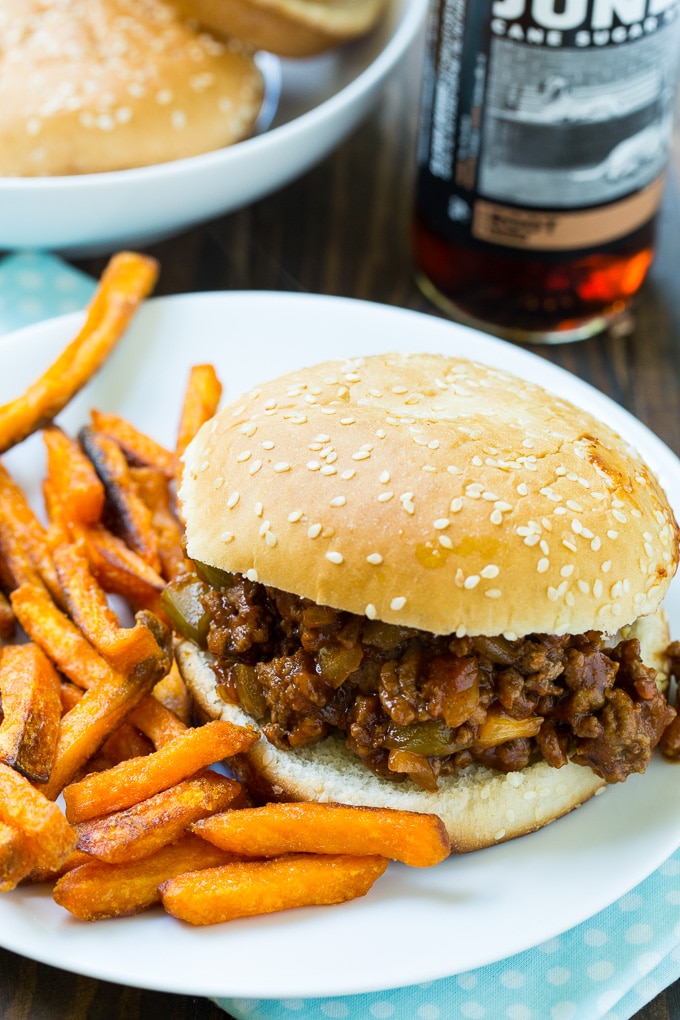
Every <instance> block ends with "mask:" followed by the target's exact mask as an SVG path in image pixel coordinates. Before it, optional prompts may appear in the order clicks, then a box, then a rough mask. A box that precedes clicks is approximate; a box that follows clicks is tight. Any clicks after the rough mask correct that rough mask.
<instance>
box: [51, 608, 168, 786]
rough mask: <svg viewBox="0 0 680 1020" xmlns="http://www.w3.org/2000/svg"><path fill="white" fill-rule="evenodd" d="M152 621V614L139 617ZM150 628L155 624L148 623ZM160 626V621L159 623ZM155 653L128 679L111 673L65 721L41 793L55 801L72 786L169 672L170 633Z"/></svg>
mask: <svg viewBox="0 0 680 1020" xmlns="http://www.w3.org/2000/svg"><path fill="white" fill-rule="evenodd" d="M140 616H141V617H150V616H151V614H150V613H149V614H143V613H142V614H140ZM145 622H147V623H148V624H149V626H150V627H151V628H153V627H154V626H155V624H154V622H153V620H151V619H148V620H145ZM156 624H158V621H156ZM155 632H156V634H157V640H158V647H157V650H156V653H155V654H153V655H151V656H149V657H148V658H146V659H144V660H143V661H142V662H140V663H138V665H137V666H136V667H135V668H134V669H133V670H132V672H130V673H128V674H127V675H125V674H122V673H119V672H118V671H117V670H113V669H111V671H110V673H109V675H108V676H105V677H103V678H102V679H101V680H99V681H98V682H97V683H95V684H93V685H92V686H91V687H89V688H88V690H87V691H86V692H85V694H84V695H83V697H82V698H81V699H80V701H79V702H78V703H77V705H74V707H73V708H72V709H71V710H70V712H67V713H66V715H64V716H63V717H62V720H61V727H60V731H59V742H58V744H57V752H56V757H55V761H54V764H53V766H52V773H51V775H50V779H49V782H48V783H45V784H44V785H43V786H42V787H41V789H42V791H43V792H44V794H45V796H47V797H50V798H54V797H57V796H58V795H59V793H61V791H62V790H63V788H64V787H65V786H66V784H67V783H70V782H71V780H72V779H73V777H74V776H75V775H76V773H77V772H78V770H79V769H80V768H82V766H83V765H84V764H85V762H86V761H87V760H88V759H89V758H91V757H92V755H93V754H94V753H95V752H96V751H97V749H98V748H99V747H100V746H101V745H102V743H103V742H104V740H105V739H106V738H107V737H108V736H109V735H110V734H111V733H112V732H113V730H115V729H116V728H117V727H118V726H119V725H120V723H121V722H122V721H123V720H124V719H125V718H126V716H127V715H129V713H130V712H131V711H132V710H133V708H135V706H136V705H138V704H139V702H140V701H141V700H142V698H143V697H144V696H145V695H147V694H148V693H149V692H150V691H151V689H152V688H153V686H154V684H156V683H157V682H158V680H159V679H160V677H161V676H164V675H165V673H167V671H168V669H169V668H170V661H171V654H172V653H171V649H170V642H169V635H168V633H167V632H166V631H165V630H164V629H163V628H162V627H160V626H159V627H158V629H157V631H155Z"/></svg>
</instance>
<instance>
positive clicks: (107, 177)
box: [0, 0, 427, 254]
mask: <svg viewBox="0 0 680 1020" xmlns="http://www.w3.org/2000/svg"><path fill="white" fill-rule="evenodd" d="M426 6H427V0H391V2H390V6H389V9H388V12H387V15H386V17H385V18H384V20H383V21H382V23H381V24H380V25H379V27H378V28H377V29H376V30H375V31H374V32H373V33H372V34H371V35H370V36H367V37H366V38H365V39H362V40H360V41H359V42H357V43H353V44H352V45H350V46H346V47H343V48H341V49H338V50H335V51H331V52H330V53H327V54H324V55H321V56H319V57H313V58H309V59H306V60H299V61H293V60H281V61H280V62H279V61H276V60H275V58H270V59H268V60H267V61H266V62H265V76H266V78H267V80H268V90H269V93H270V96H269V98H270V100H271V93H272V92H274V93H276V92H277V90H278V87H279V85H280V93H279V94H278V105H277V107H276V111H275V113H274V116H273V118H272V120H271V123H270V125H269V126H268V127H267V129H266V130H264V131H263V132H262V133H261V134H258V135H256V136H255V137H253V138H249V139H248V140H246V141H244V142H240V143H238V144H237V145H233V146H231V147H229V148H225V149H219V150H217V151H216V152H211V153H207V154H205V155H203V156H194V157H192V158H190V159H182V160H176V161H175V162H173V163H164V164H158V165H156V166H150V167H143V168H141V169H138V170H122V171H116V172H113V173H102V174H83V175H80V176H72V177H41V178H19V177H4V178H2V177H0V249H23V250H31V249H33V250H35V249H49V250H57V251H62V252H65V253H69V254H78V253H80V254H85V253H87V252H100V253H104V252H107V251H112V250H114V249H116V248H119V247H121V246H126V245H127V246H130V245H134V244H137V245H139V244H141V243H148V242H150V241H152V240H155V239H158V238H160V237H164V236H168V235H171V234H173V233H178V232H179V231H181V230H184V229H186V228H188V227H190V226H192V225H193V224H195V223H199V222H201V221H202V220H206V219H210V218H212V217H214V216H218V215H221V214H223V213H226V212H230V211H231V210H233V209H237V208H239V207H241V206H243V205H247V204H248V203H249V202H252V201H254V200H256V199H258V198H261V197H262V196H263V195H266V194H268V193H269V192H271V191H274V190H275V189H276V188H279V187H281V186H282V185H284V184H286V183H288V182H289V181H291V180H293V179H294V178H295V177H297V176H299V175H300V174H302V173H303V172H304V171H305V170H307V169H309V168H310V167H312V166H313V165H314V164H315V163H317V162H318V161H319V160H321V159H322V158H323V157H324V156H326V155H327V154H328V153H329V152H330V151H331V150H332V149H333V148H334V147H335V146H336V145H337V144H338V143H339V142H340V141H341V140H342V139H343V138H344V137H345V136H346V135H347V134H349V132H350V131H351V130H352V129H353V128H354V127H355V126H356V125H357V124H358V123H359V121H360V120H361V119H362V117H364V116H365V115H366V114H367V113H368V112H369V110H370V108H371V105H372V104H373V102H374V101H375V100H376V99H377V97H378V94H379V90H380V88H381V86H382V85H383V84H384V83H385V81H386V80H387V78H388V77H389V75H390V74H391V73H392V71H394V70H395V68H396V67H397V66H398V64H399V62H400V60H401V58H402V57H403V56H404V54H405V53H406V51H407V50H408V48H409V46H410V45H411V43H412V42H413V41H414V39H415V38H416V36H417V34H418V30H419V28H420V25H421V23H422V20H423V17H424V14H425V9H426Z"/></svg>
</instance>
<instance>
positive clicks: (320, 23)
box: [173, 0, 386, 57]
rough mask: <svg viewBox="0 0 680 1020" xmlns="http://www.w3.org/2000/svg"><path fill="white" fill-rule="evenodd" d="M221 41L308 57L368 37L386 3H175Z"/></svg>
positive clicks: (300, 0) (264, 0)
mask: <svg viewBox="0 0 680 1020" xmlns="http://www.w3.org/2000/svg"><path fill="white" fill-rule="evenodd" d="M173 3H174V4H175V6H176V8H177V9H178V10H179V11H180V13H181V14H182V15H184V16H185V17H190V18H195V19H196V20H197V21H198V22H199V23H200V24H202V25H205V26H206V27H207V28H209V29H210V30H211V31H213V32H215V33H217V34H218V35H223V36H227V37H231V38H236V39H243V40H245V41H247V42H248V43H249V44H250V45H251V46H253V47H254V48H255V49H259V50H267V51H268V52H269V53H276V54H277V55H279V56H282V57H309V56H313V55H314V54H316V53H321V52H323V51H324V50H327V49H330V48H332V47H334V46H339V45H341V44H343V43H346V42H350V41H351V40H353V39H358V38H360V37H361V36H363V35H366V34H367V33H368V32H370V30H371V29H372V28H373V27H374V26H375V25H376V23H377V22H378V20H379V18H380V17H381V15H382V13H383V12H384V10H385V6H386V0H173Z"/></svg>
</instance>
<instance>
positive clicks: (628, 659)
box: [202, 575, 675, 789]
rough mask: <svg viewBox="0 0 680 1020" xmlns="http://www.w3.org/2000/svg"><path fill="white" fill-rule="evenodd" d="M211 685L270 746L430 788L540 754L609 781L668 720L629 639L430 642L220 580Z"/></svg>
mask: <svg viewBox="0 0 680 1020" xmlns="http://www.w3.org/2000/svg"><path fill="white" fill-rule="evenodd" d="M202 601H203V604H204V606H205V608H206V610H207V611H208V612H209V614H210V618H211V624H210V630H209V635H208V648H209V650H210V651H211V652H212V653H213V654H214V655H215V657H216V665H215V670H216V673H217V677H218V685H219V687H218V689H219V691H220V694H221V696H222V697H223V698H225V700H228V701H232V702H237V703H240V704H241V705H242V706H243V707H244V709H245V710H246V711H247V712H248V713H249V714H250V715H252V716H253V717H254V718H255V719H257V720H258V722H259V723H260V725H261V726H262V729H263V730H264V733H265V734H266V736H267V738H268V739H269V740H270V741H271V742H272V743H273V744H275V745H276V746H277V747H281V748H286V747H290V748H298V747H306V746H309V745H311V744H314V743H315V742H316V741H319V740H321V739H322V738H323V737H325V736H327V735H328V734H331V733H337V732H341V733H343V734H344V736H345V740H346V742H347V745H348V746H349V747H350V748H351V750H352V751H354V752H355V753H356V754H357V755H358V756H359V757H360V758H361V759H362V761H363V762H364V763H365V764H366V766H367V767H368V768H370V769H372V770H373V771H374V772H376V773H377V774H378V775H381V776H387V777H391V778H393V779H396V780H399V779H404V778H405V777H407V776H408V777H410V778H412V779H414V780H416V782H418V783H420V785H422V786H423V787H425V788H426V789H435V788H436V785H437V779H438V777H439V776H444V775H447V774H449V773H450V772H451V771H452V770H453V769H456V768H461V767H464V766H466V765H469V764H470V763H471V762H475V761H476V762H481V763H483V764H484V765H487V766H490V767H491V768H494V769H499V770H501V771H503V772H510V771H514V770H517V769H522V768H524V767H525V766H526V765H528V764H529V763H531V762H532V761H535V760H537V759H539V758H544V759H545V760H546V761H547V762H549V764H550V765H552V766H554V767H556V768H559V767H560V766H562V765H564V764H565V763H566V761H567V759H568V758H569V759H571V760H572V761H575V762H578V763H579V764H581V765H586V766H589V767H590V768H591V769H593V770H594V771H595V772H596V773H597V774H598V775H599V776H601V777H602V778H603V779H605V780H606V781H607V782H609V783H614V782H620V781H622V780H624V779H625V778H626V777H627V776H628V775H629V774H630V773H631V772H643V771H644V770H645V768H646V767H647V765H648V763H649V760H650V757H651V754H652V751H653V750H654V748H655V747H656V745H657V744H658V743H659V741H660V739H661V736H662V734H663V731H664V729H665V728H666V726H667V725H668V724H669V723H670V722H671V720H672V719H673V718H674V716H675V712H674V710H673V709H672V708H670V707H669V705H668V703H667V701H666V698H665V697H664V695H662V694H661V693H660V692H659V691H658V689H657V687H656V683H655V671H654V670H653V669H649V668H648V667H646V666H644V665H643V664H642V662H641V661H640V648H639V643H638V642H637V641H636V640H621V641H619V642H618V644H616V646H615V647H607V646H606V643H605V640H604V639H603V636H602V635H601V634H599V633H597V632H595V631H591V632H589V633H586V634H580V635H576V636H574V635H567V636H562V637H557V636H554V635H546V634H532V635H530V636H528V637H524V638H520V639H518V640H514V641H510V640H507V639H505V638H503V637H462V638H458V637H455V636H451V635H449V636H446V637H441V636H436V635H433V634H428V633H427V632H425V631H420V630H415V629H413V628H407V627H398V626H393V625H391V624H385V623H381V622H379V621H375V620H368V619H366V618H365V617H361V616H355V615H353V614H352V613H345V612H339V611H337V610H335V609H330V608H328V607H326V606H318V605H316V604H315V603H313V602H310V601H309V600H306V599H303V598H298V597H297V596H295V595H290V594H288V593H286V592H283V591H279V590H277V589H275V588H269V587H265V586H264V585H262V584H259V583H255V582H252V581H249V580H247V579H246V578H244V577H239V576H236V575H234V580H233V582H230V583H229V584H228V585H227V586H226V587H223V588H221V589H219V590H217V589H214V588H210V589H209V590H208V591H207V592H206V593H205V594H204V595H203V596H202Z"/></svg>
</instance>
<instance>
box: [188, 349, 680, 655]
mask: <svg viewBox="0 0 680 1020" xmlns="http://www.w3.org/2000/svg"><path fill="white" fill-rule="evenodd" d="M180 500H181V503H182V509H183V515H184V518H185V522H186V532H187V551H188V555H189V556H190V557H191V558H192V559H195V560H200V561H203V562H205V563H209V564H211V565H213V566H216V567H220V568H222V569H224V570H228V571H233V572H236V573H241V574H246V575H247V576H249V577H251V578H252V579H254V580H259V581H261V582H262V583H263V584H266V585H272V586H274V587H276V588H281V589H283V590H285V591H289V592H292V593H294V594H296V595H300V596H303V597H306V598H309V599H311V600H313V601H314V602H317V603H319V604H324V605H329V606H332V607H334V608H337V609H343V610H346V611H349V612H352V613H357V614H365V615H367V616H368V617H370V618H377V619H380V620H383V621H386V622H388V623H396V624H402V625H404V626H411V627H417V628H419V629H422V630H427V631H430V632H433V633H435V634H449V633H453V632H457V633H458V634H460V635H462V634H471V635H475V634H488V635H493V634H505V635H506V636H508V637H510V638H514V637H519V636H523V635H525V634H529V633H552V634H564V633H574V634H576V633H582V632H584V631H587V630H599V631H603V632H605V633H614V632H616V631H618V630H619V629H620V628H621V627H623V626H625V625H627V624H629V623H631V622H632V621H634V620H635V619H636V618H637V617H639V616H643V615H645V614H649V613H653V612H654V611H655V610H656V609H657V608H658V606H659V604H660V602H661V601H662V599H663V596H664V594H665V592H666V590H667V588H668V586H669V584H670V581H671V578H672V576H673V574H674V573H675V570H676V568H677V561H678V527H677V524H676V522H675V519H674V516H673V512H672V510H671V508H670V506H669V504H668V501H667V498H666V496H665V494H664V492H663V490H662V489H661V487H660V485H659V483H658V481H657V480H656V479H655V477H654V476H653V475H652V473H651V471H650V470H649V468H647V467H646V466H645V464H644V463H643V461H642V460H641V459H640V457H639V455H638V454H637V453H636V452H635V451H634V450H632V449H631V448H630V447H629V446H628V445H626V444H625V443H624V442H623V440H622V439H621V438H620V436H618V435H617V434H616V433H614V432H613V431H612V430H611V429H610V428H608V427H607V426H606V425H604V424H602V423H600V422H598V421H596V419H595V418H593V417H592V416H591V415H589V414H587V413H586V412H584V411H582V410H579V409H578V408H576V407H574V406H573V405H572V404H569V403H568V402H567V401H565V400H561V399H559V398H557V397H555V396H552V395H550V394H548V393H547V392H546V391H545V390H543V389H542V388H541V387H539V386H536V385H534V384H532V383H529V382H526V381H523V380H520V379H518V378H515V377H514V376H511V375H509V374H507V373H506V372H502V371H499V370H496V369H492V368H489V367H486V366H484V365H480V364H477V363H474V362H470V361H467V360H464V359H460V358H449V357H445V356H440V355H422V354H412V355H402V354H385V355H381V356H375V357H366V358H356V359H351V360H347V361H330V362H326V363H324V364H320V365H316V366H314V367H311V368H305V369H302V370H300V371H296V372H291V373H290V374H288V375H285V376H283V377H281V378H279V379H275V380H273V381H271V382H268V383H265V384H264V385H262V386H261V387H259V388H258V389H256V390H253V391H252V392H250V393H248V394H246V395H245V396H244V397H243V398H241V399H240V400H238V401H237V402H235V403H233V404H231V405H230V406H227V407H225V408H224V409H223V410H222V411H220V412H219V413H218V414H217V415H216V417H215V418H214V419H212V421H211V422H208V423H207V424H206V425H205V426H204V427H203V428H202V429H201V430H200V431H199V433H198V435H197V436H196V437H195V439H194V440H193V442H192V443H191V444H190V446H189V448H188V449H187V451H186V454H185V469H184V475H183V480H182V484H181V487H180Z"/></svg>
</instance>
